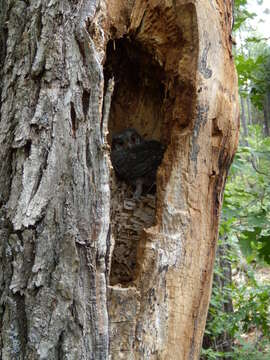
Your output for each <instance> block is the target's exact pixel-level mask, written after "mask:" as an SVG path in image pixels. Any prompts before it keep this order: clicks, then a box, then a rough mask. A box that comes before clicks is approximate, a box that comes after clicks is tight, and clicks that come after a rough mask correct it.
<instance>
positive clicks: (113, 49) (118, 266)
mask: <svg viewBox="0 0 270 360" xmlns="http://www.w3.org/2000/svg"><path fill="white" fill-rule="evenodd" d="M104 76H105V84H106V83H107V81H108V79H110V78H111V77H112V76H114V80H115V88H114V94H113V98H112V103H111V109H110V118H109V124H108V126H109V135H108V142H109V143H110V144H111V143H112V137H113V135H115V134H117V133H121V132H123V131H125V130H126V129H128V128H133V129H135V130H136V131H137V132H138V134H139V135H140V136H141V137H142V138H143V140H142V141H148V140H156V141H159V142H160V143H161V144H162V145H164V148H165V146H166V144H167V141H166V139H165V138H164V136H163V133H164V132H163V127H164V123H163V112H164V110H163V103H164V96H165V86H164V80H165V73H164V70H163V68H162V67H161V66H160V65H159V64H158V63H157V62H156V61H155V60H154V59H153V58H152V56H151V55H150V54H149V53H148V52H147V51H145V49H143V48H142V46H140V44H138V43H136V42H135V41H132V40H130V39H129V38H121V39H118V40H111V41H109V42H108V45H107V53H106V63H105V66H104ZM123 151H125V150H123ZM134 192H135V186H132V185H130V184H127V182H125V181H121V180H119V178H118V177H117V176H116V174H115V172H114V171H113V172H112V177H111V229H112V238H113V241H114V250H113V254H112V259H111V271H110V283H111V285H115V284H119V283H120V284H122V285H127V284H128V283H130V282H131V281H132V280H133V279H134V273H135V268H136V262H137V259H136V257H137V246H138V242H139V241H140V239H141V237H142V236H143V229H144V228H149V227H151V226H153V225H154V223H155V209H156V186H155V185H154V186H151V189H150V188H149V189H148V190H147V189H146V190H145V189H144V192H143V193H142V195H141V196H140V197H139V199H136V198H135V197H134Z"/></svg>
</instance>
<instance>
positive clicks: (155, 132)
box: [0, 0, 239, 360]
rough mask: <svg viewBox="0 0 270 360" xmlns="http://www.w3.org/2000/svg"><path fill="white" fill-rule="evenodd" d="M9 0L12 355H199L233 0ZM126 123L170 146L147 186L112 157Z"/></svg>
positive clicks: (7, 336) (7, 280)
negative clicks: (125, 175) (129, 181)
mask: <svg viewBox="0 0 270 360" xmlns="http://www.w3.org/2000/svg"><path fill="white" fill-rule="evenodd" d="M0 9H1V10H0V11H1V12H0V27H1V38H0V41H1V49H2V50H1V56H0V61H1V64H0V65H1V89H0V90H1V118H0V119H1V122H0V144H1V146H0V149H1V151H0V206H1V210H0V211H1V214H0V223H1V227H0V236H1V244H0V267H1V268H0V291H1V293H0V295H1V297H0V299H1V301H0V314H1V317H0V347H1V355H2V359H3V360H7V359H16V360H17V359H49V360H50V359H95V360H98V359H109V357H110V358H111V359H121V358H122V359H197V358H198V357H199V352H200V347H201V342H202V336H203V332H204V326H205V320H206V315H207V309H208V303H209V296H210V293H211V283H212V271H213V263H214V257H215V249H216V241H217V233H218V221H219V214H220V208H221V204H222V194H223V189H224V183H225V179H226V176H227V172H228V169H229V166H230V164H231V161H232V158H233V155H234V152H235V150H236V146H237V140H238V127H239V121H238V120H239V119H238V102H237V98H238V97H237V79H236V75H235V69H234V64H233V59H232V54H231V43H230V32H231V23H232V21H231V1H229V0H227V1H217V3H216V4H215V6H214V5H213V4H212V2H209V1H206V0H202V1H199V2H198V1H191V0H190V1H188V0H177V1H166V2H165V1H164V2H163V1H157V0H147V1H146V0H129V1H124V0H121V1H119V0H118V1H116V0H113V1H108V2H106V1H105V0H101V1H95V0H85V1H81V2H75V1H65V2H63V1H59V0H50V1H48V0H45V1H34V2H32V1H28V2H26V1H16V2H7V1H5V0H0ZM113 77H114V83H115V85H114V89H113V80H112V78H113ZM107 127H108V130H109V134H107ZM127 127H134V128H136V129H137V131H138V132H139V133H140V134H141V135H143V136H144V137H145V138H149V139H157V140H159V141H161V142H162V143H163V144H164V145H166V147H167V150H166V153H165V156H164V159H163V162H162V164H161V166H160V168H159V171H158V175H157V191H156V194H148V195H143V196H142V197H141V198H140V200H139V201H135V200H134V198H133V196H132V190H131V189H130V188H129V187H128V186H127V185H125V184H123V183H122V182H120V181H118V180H117V179H115V177H114V174H113V171H112V169H111V165H110V146H109V144H110V142H111V136H112V134H113V133H114V132H116V131H119V130H122V129H125V128H127Z"/></svg>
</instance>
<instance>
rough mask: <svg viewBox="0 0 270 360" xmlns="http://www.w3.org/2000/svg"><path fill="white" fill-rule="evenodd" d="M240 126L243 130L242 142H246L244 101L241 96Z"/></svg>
mask: <svg viewBox="0 0 270 360" xmlns="http://www.w3.org/2000/svg"><path fill="white" fill-rule="evenodd" d="M241 124H242V128H243V135H244V139H245V140H244V141H245V142H246V141H247V140H246V138H247V136H248V128H247V117H246V109H245V101H244V98H243V96H241Z"/></svg>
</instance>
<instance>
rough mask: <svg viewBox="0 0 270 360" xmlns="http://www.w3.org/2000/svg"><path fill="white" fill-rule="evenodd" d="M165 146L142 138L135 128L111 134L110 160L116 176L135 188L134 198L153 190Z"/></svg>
mask: <svg viewBox="0 0 270 360" xmlns="http://www.w3.org/2000/svg"><path fill="white" fill-rule="evenodd" d="M164 151H165V147H164V146H163V145H162V144H161V143H160V142H159V141H156V140H150V141H147V140H144V139H143V138H142V137H141V136H140V135H139V134H138V133H137V131H136V130H135V129H126V130H124V131H122V132H120V133H118V134H115V135H113V138H112V150H111V160H112V165H113V168H114V170H115V173H116V175H117V177H118V178H119V179H120V180H123V181H125V182H126V183H127V184H129V185H132V186H133V187H134V188H135V193H134V198H135V199H138V198H139V197H140V196H141V194H142V193H149V192H153V190H154V188H155V183H156V173H157V169H158V167H159V165H160V164H161V161H162V158H163V155H164Z"/></svg>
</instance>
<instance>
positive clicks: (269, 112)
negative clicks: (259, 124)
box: [263, 92, 270, 136]
mask: <svg viewBox="0 0 270 360" xmlns="http://www.w3.org/2000/svg"><path fill="white" fill-rule="evenodd" d="M263 122H264V135H265V136H270V129H269V123H270V92H267V93H266V95H265V99H264V107H263Z"/></svg>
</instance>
